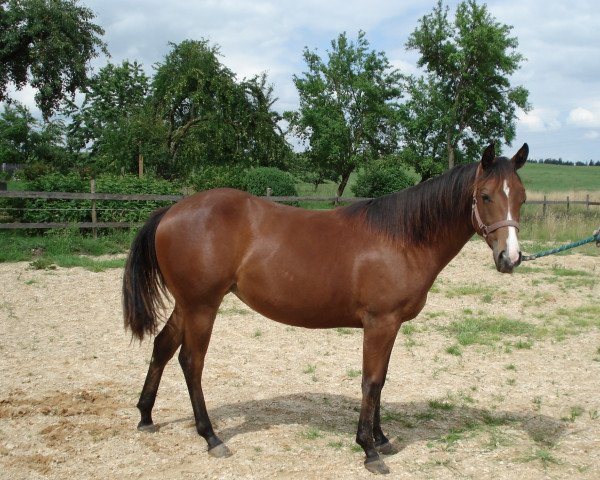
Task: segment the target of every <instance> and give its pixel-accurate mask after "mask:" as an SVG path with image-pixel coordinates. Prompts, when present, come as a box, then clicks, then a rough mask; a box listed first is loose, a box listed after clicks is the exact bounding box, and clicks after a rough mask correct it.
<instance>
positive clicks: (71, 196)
mask: <svg viewBox="0 0 600 480" xmlns="http://www.w3.org/2000/svg"><path fill="white" fill-rule="evenodd" d="M2 198H21V199H47V200H90V201H91V205H90V209H89V210H90V212H91V218H92V221H91V222H40V223H25V222H11V223H0V230H1V229H10V230H16V229H45V228H86V229H92V230H93V231H94V232H95V231H96V229H98V228H130V227H135V226H138V225H141V224H142V223H143V222H97V221H95V219H96V201H97V200H112V201H116V202H118V201H155V202H156V201H159V202H165V201H166V202H177V201H179V200H181V199H182V198H184V195H151V194H140V195H137V194H117V193H97V192H94V193H85V192H82V193H73V192H13V191H0V199H2ZM262 198H265V199H268V200H271V201H273V202H280V203H296V202H328V203H331V204H341V203H353V202H358V201H361V200H368V199H366V198H348V197H337V196H336V197H311V196H302V197H283V196H272V195H266V196H264V197H262ZM527 204H529V205H542V207H543V214H544V215H545V214H546V209H547V207H548V206H551V205H566V206H567V210H569V208H570V207H571V206H572V205H583V206H585V207H586V208H587V209H589V208H590V206H600V202H593V201H591V200H590V197H589V195H587V197H586V200H571V199H570V198H569V197H566V200H548V199H547V198H546V196H544V198H543V199H531V200H527ZM5 210H11V209H5Z"/></svg>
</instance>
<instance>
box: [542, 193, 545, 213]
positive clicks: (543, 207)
mask: <svg viewBox="0 0 600 480" xmlns="http://www.w3.org/2000/svg"><path fill="white" fill-rule="evenodd" d="M542 217H543V218H546V195H544V204H543V205H542Z"/></svg>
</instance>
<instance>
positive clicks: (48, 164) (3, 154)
mask: <svg viewBox="0 0 600 480" xmlns="http://www.w3.org/2000/svg"><path fill="white" fill-rule="evenodd" d="M64 133H65V126H64V124H63V122H62V121H60V120H55V121H48V122H43V123H40V122H39V121H38V120H36V119H35V118H34V117H33V115H31V113H30V112H29V109H28V108H27V107H25V106H24V105H22V104H20V103H18V102H13V103H11V104H8V105H5V106H4V109H3V112H2V113H1V114H0V162H6V163H16V164H25V165H26V167H27V168H29V169H31V170H32V171H40V172H47V171H48V170H59V171H66V170H68V169H69V168H70V167H71V163H70V159H69V155H68V154H67V151H66V149H65V144H64Z"/></svg>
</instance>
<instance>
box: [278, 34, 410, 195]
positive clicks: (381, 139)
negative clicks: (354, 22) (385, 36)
mask: <svg viewBox="0 0 600 480" xmlns="http://www.w3.org/2000/svg"><path fill="white" fill-rule="evenodd" d="M304 60H305V61H306V64H307V67H308V71H307V72H304V73H303V75H302V76H301V77H297V76H294V83H295V85H296V88H297V89H298V93H299V95H300V109H299V111H297V112H286V114H285V117H286V119H287V120H288V121H289V123H290V128H291V131H292V133H294V134H295V135H297V136H298V137H299V138H300V139H301V140H302V141H304V142H305V144H308V147H309V148H308V150H307V152H306V158H307V160H308V161H309V162H310V163H311V164H312V168H311V170H313V171H316V172H318V174H317V179H323V180H325V179H327V180H333V181H335V182H338V195H340V196H341V195H342V193H343V192H344V189H345V187H346V184H347V182H348V178H349V177H350V174H351V173H352V172H353V171H354V170H355V169H356V168H357V166H360V165H366V164H367V163H368V162H369V161H370V160H372V159H374V158H378V157H379V156H381V155H385V154H388V153H391V152H393V151H394V150H395V149H396V146H397V141H398V129H397V114H398V104H397V101H398V99H399V98H400V93H401V92H400V80H401V78H402V77H401V75H400V73H399V72H398V71H397V70H394V69H392V68H391V67H390V64H389V62H388V60H387V58H386V56H385V54H383V53H381V52H379V53H378V52H375V51H370V50H369V43H368V41H367V39H366V36H365V33H364V32H362V31H360V32H359V33H358V38H357V40H356V41H350V40H348V38H347V37H346V34H345V33H342V34H340V35H339V36H338V38H337V39H335V40H333V41H332V42H331V50H330V51H329V52H328V58H327V60H323V59H322V58H321V57H319V55H318V54H317V53H316V52H313V51H310V50H309V49H308V48H305V49H304Z"/></svg>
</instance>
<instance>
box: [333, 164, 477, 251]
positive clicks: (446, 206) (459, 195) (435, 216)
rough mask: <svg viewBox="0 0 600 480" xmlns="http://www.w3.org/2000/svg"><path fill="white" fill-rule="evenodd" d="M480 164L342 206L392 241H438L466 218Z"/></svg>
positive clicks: (345, 213)
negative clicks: (449, 228) (440, 236)
mask: <svg viewBox="0 0 600 480" xmlns="http://www.w3.org/2000/svg"><path fill="white" fill-rule="evenodd" d="M477 165H478V163H471V164H467V165H458V166H456V167H454V168H453V169H451V170H450V171H448V172H446V173H445V174H444V175H440V176H439V177H435V178H433V179H430V180H427V181H426V182H423V183H420V184H418V185H415V186H414V187H410V188H407V189H404V190H401V191H399V192H396V193H392V194H390V195H385V196H383V197H379V198H374V199H372V200H364V201H362V202H357V203H354V204H352V205H349V206H347V207H345V208H343V209H342V212H343V214H344V215H346V216H347V217H354V218H356V217H362V218H363V219H364V221H365V222H366V223H367V225H368V226H369V227H370V228H371V229H372V230H373V231H376V232H381V233H383V234H384V235H386V236H388V237H390V238H391V239H393V240H400V241H404V242H409V243H413V244H420V243H423V242H430V241H433V240H435V238H434V237H436V236H439V234H440V232H443V231H444V230H445V228H447V227H449V226H450V225H452V224H456V222H460V221H464V217H465V213H466V210H465V209H467V208H470V205H471V199H472V196H473V186H474V180H475V171H476V169H477Z"/></svg>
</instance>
